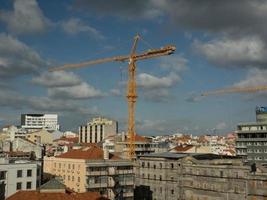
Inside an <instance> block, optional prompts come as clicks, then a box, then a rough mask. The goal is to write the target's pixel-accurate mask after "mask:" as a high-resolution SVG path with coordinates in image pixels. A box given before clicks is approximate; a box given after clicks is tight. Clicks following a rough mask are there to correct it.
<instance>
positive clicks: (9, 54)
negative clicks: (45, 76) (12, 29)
mask: <svg viewBox="0 0 267 200" xmlns="http://www.w3.org/2000/svg"><path fill="white" fill-rule="evenodd" d="M47 65H48V63H47V62H46V61H44V60H43V59H42V58H41V57H40V55H39V54H38V53H37V52H36V51H34V50H33V49H32V48H30V47H29V46H27V45H26V44H24V43H22V42H21V41H19V40H18V39H16V38H14V37H12V36H10V35H6V34H4V33H1V34H0V77H14V76H17V75H24V74H29V73H33V72H37V71H38V70H39V69H40V68H42V67H46V66H47Z"/></svg>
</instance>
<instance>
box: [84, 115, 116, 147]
mask: <svg viewBox="0 0 267 200" xmlns="http://www.w3.org/2000/svg"><path fill="white" fill-rule="evenodd" d="M117 133H118V122H117V121H114V120H110V119H107V118H102V117H98V118H93V120H92V121H90V122H88V123H87V124H86V125H84V126H80V127H79V142H80V143H98V142H101V141H102V140H104V139H105V138H107V137H109V136H112V135H116V134H117Z"/></svg>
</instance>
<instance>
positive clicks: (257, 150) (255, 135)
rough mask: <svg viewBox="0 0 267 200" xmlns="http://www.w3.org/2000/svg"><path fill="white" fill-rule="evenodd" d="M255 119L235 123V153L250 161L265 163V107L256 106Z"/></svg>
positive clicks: (266, 132) (266, 124)
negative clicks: (253, 120)
mask: <svg viewBox="0 0 267 200" xmlns="http://www.w3.org/2000/svg"><path fill="white" fill-rule="evenodd" d="M256 120H257V121H256V122H252V123H240V124H238V125H237V130H236V133H237V137H238V138H237V139H236V155H237V156H241V157H243V158H244V159H245V160H247V161H248V162H250V163H252V162H260V163H267V108H265V107H257V108H256Z"/></svg>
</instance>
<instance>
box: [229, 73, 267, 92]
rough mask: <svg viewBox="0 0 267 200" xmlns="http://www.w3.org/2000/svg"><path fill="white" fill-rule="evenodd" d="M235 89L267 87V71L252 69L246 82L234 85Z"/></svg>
mask: <svg viewBox="0 0 267 200" xmlns="http://www.w3.org/2000/svg"><path fill="white" fill-rule="evenodd" d="M234 86H235V87H242V88H244V87H255V86H267V70H263V69H251V70H249V72H248V74H247V77H246V78H245V79H244V80H241V81H239V82H238V83H236V84H234Z"/></svg>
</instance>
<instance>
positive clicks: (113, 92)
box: [110, 88, 122, 96]
mask: <svg viewBox="0 0 267 200" xmlns="http://www.w3.org/2000/svg"><path fill="white" fill-rule="evenodd" d="M110 94H111V95H112V96H121V95H122V92H121V91H120V90H119V89H116V88H115V89H111V90H110Z"/></svg>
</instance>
